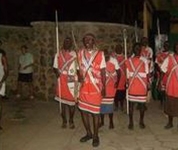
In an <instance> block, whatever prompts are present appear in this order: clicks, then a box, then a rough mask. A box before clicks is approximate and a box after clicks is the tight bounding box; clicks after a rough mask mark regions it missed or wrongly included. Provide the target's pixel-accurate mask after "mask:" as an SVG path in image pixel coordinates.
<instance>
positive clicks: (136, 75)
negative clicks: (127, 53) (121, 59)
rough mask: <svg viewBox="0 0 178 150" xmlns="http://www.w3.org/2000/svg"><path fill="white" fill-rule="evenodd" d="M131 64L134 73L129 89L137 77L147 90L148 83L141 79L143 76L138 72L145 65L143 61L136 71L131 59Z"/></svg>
mask: <svg viewBox="0 0 178 150" xmlns="http://www.w3.org/2000/svg"><path fill="white" fill-rule="evenodd" d="M129 62H130V65H131V68H132V70H133V71H134V73H133V75H132V76H131V81H130V84H129V87H130V86H131V85H132V84H133V80H134V78H136V77H137V78H138V79H139V80H140V82H141V83H142V85H143V86H144V88H145V89H147V86H146V83H145V82H144V81H143V79H142V78H141V76H140V75H139V72H138V71H139V69H140V67H141V65H142V64H143V61H141V62H140V64H139V65H138V67H137V68H136V69H135V67H134V65H133V62H132V61H131V59H129Z"/></svg>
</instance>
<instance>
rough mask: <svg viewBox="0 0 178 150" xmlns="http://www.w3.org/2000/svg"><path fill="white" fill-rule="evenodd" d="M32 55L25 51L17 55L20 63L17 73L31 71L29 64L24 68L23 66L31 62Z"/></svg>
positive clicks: (32, 61) (31, 67)
mask: <svg viewBox="0 0 178 150" xmlns="http://www.w3.org/2000/svg"><path fill="white" fill-rule="evenodd" d="M33 63H34V60H33V55H32V54H31V53H28V52H27V53H25V54H21V55H20V57H19V64H20V69H19V73H32V72H33V66H29V67H27V68H26V69H24V67H25V66H27V65H30V64H33Z"/></svg>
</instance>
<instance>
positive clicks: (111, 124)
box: [109, 113, 114, 129]
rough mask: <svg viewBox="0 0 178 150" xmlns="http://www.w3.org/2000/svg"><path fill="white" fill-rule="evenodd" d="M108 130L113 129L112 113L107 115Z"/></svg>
mask: <svg viewBox="0 0 178 150" xmlns="http://www.w3.org/2000/svg"><path fill="white" fill-rule="evenodd" d="M109 129H114V123H113V113H110V114H109Z"/></svg>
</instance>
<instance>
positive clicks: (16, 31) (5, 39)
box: [0, 21, 143, 101]
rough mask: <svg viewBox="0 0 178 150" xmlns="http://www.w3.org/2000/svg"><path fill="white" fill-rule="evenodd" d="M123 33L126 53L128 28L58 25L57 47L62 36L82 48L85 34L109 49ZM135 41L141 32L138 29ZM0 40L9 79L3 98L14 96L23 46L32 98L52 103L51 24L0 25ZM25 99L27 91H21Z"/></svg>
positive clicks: (130, 34) (131, 37)
mask: <svg viewBox="0 0 178 150" xmlns="http://www.w3.org/2000/svg"><path fill="white" fill-rule="evenodd" d="M124 29H126V30H127V37H128V38H127V49H128V53H129V52H130V50H131V47H132V45H133V43H134V42H135V30H134V27H132V26H127V25H123V24H113V23H97V22H60V23H59V24H58V31H59V46H60V47H62V43H63V39H64V38H65V37H66V36H70V37H71V36H72V32H73V34H74V37H75V41H76V43H77V46H78V47H82V46H83V45H82V38H83V36H84V34H85V33H87V32H92V33H94V34H95V36H96V39H97V47H98V48H99V49H106V48H109V49H111V50H112V49H113V48H114V45H115V44H117V43H121V44H122V45H124V43H123V41H124V40H123V30H124ZM137 31H138V37H139V39H140V38H141V37H142V35H143V34H142V30H141V29H138V30H137ZM0 40H1V41H2V43H3V44H2V47H1V48H2V49H4V50H5V51H6V53H7V57H8V61H9V70H10V72H9V77H8V79H7V94H15V90H16V85H17V75H18V72H17V68H18V56H19V54H20V47H21V46H22V45H23V44H25V45H27V47H28V50H29V52H31V53H32V54H33V55H34V59H35V66H34V89H35V96H36V97H37V98H40V99H42V100H44V101H48V100H52V99H53V97H54V93H55V85H56V77H55V75H54V73H53V68H52V65H53V58H54V55H55V53H56V25H55V23H54V22H47V21H45V22H44V21H40V22H32V23H31V26H30V27H13V26H4V25H0ZM23 90H24V92H25V93H26V94H25V95H28V92H27V90H28V89H23Z"/></svg>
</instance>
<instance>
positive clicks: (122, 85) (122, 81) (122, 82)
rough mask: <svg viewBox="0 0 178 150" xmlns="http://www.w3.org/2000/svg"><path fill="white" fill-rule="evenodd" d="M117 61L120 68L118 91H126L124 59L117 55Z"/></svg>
mask: <svg viewBox="0 0 178 150" xmlns="http://www.w3.org/2000/svg"><path fill="white" fill-rule="evenodd" d="M116 57H117V61H118V63H119V66H120V73H121V74H120V80H119V84H118V88H117V89H118V90H125V89H126V66H125V57H124V55H123V54H120V55H117V56H116Z"/></svg>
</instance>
